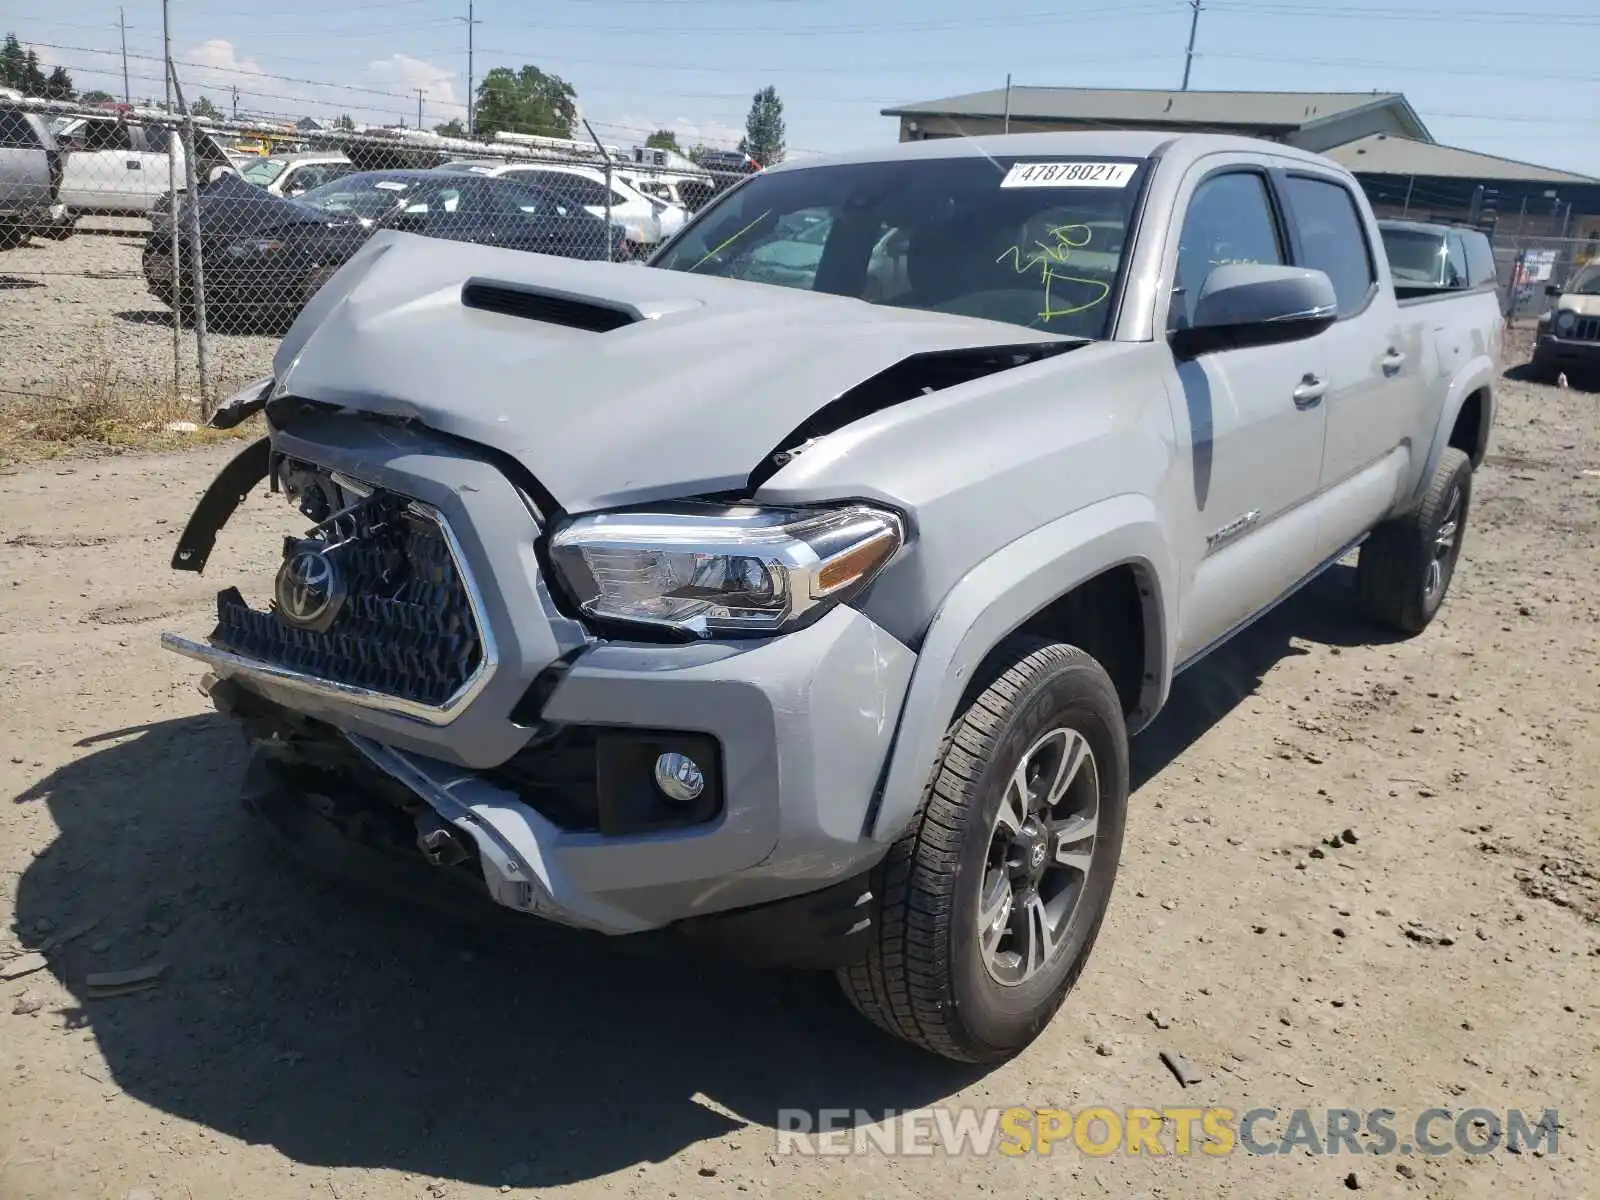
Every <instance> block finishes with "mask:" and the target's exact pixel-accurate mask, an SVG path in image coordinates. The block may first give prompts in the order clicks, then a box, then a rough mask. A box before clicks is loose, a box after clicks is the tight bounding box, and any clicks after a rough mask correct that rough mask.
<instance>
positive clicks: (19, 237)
mask: <svg viewBox="0 0 1600 1200" xmlns="http://www.w3.org/2000/svg"><path fill="white" fill-rule="evenodd" d="M28 237H29V231H28V229H27V228H26V227H25V226H22V225H0V250H15V249H16V248H17V247H18V246H22V245H26V244H27V241H28Z"/></svg>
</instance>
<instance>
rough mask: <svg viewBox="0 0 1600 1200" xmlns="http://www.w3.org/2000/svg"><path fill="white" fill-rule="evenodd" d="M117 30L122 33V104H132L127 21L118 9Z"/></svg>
mask: <svg viewBox="0 0 1600 1200" xmlns="http://www.w3.org/2000/svg"><path fill="white" fill-rule="evenodd" d="M117 28H118V29H120V30H121V31H122V102H123V103H124V104H132V103H133V96H132V94H131V93H130V92H129V90H128V19H127V17H125V16H123V15H122V9H120V8H118V9H117Z"/></svg>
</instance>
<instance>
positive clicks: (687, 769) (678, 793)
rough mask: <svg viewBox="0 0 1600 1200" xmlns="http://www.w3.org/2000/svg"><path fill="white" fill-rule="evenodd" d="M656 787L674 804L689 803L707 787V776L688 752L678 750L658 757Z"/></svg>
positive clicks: (697, 797)
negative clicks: (678, 751) (681, 752)
mask: <svg viewBox="0 0 1600 1200" xmlns="http://www.w3.org/2000/svg"><path fill="white" fill-rule="evenodd" d="M655 776H656V787H658V788H660V789H661V794H662V795H663V796H665V797H666V798H667V799H668V800H671V801H672V802H673V803H674V804H688V803H689V802H690V801H692V800H697V799H699V797H700V793H701V792H703V791H705V789H706V777H705V774H704V772H702V771H701V770H700V764H699V763H697V762H695V761H694V759H692V758H690V757H689V756H688V755H687V754H679V753H677V752H676V751H672V752H669V753H667V754H663V755H661V756H659V757H658V758H657V759H656V769H655Z"/></svg>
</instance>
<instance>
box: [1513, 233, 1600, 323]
mask: <svg viewBox="0 0 1600 1200" xmlns="http://www.w3.org/2000/svg"><path fill="white" fill-rule="evenodd" d="M1494 257H1495V265H1496V267H1497V268H1498V270H1499V277H1500V286H1501V288H1502V289H1503V293H1502V294H1503V295H1504V296H1505V303H1506V316H1507V319H1509V320H1511V321H1513V322H1521V321H1534V320H1536V319H1537V318H1538V317H1539V315H1540V314H1541V313H1544V312H1547V311H1548V310H1549V309H1550V308H1551V302H1552V300H1553V296H1552V295H1551V293H1550V290H1549V289H1551V288H1564V287H1565V286H1567V284H1568V283H1569V282H1570V281H1571V280H1572V278H1573V277H1574V276H1575V275H1577V273H1578V270H1579V268H1581V267H1583V266H1585V265H1586V264H1588V263H1591V262H1600V242H1597V239H1594V238H1552V237H1520V238H1519V237H1504V238H1501V239H1498V240H1497V241H1496V242H1495V243H1494Z"/></svg>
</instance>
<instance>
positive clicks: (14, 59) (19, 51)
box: [0, 33, 71, 96]
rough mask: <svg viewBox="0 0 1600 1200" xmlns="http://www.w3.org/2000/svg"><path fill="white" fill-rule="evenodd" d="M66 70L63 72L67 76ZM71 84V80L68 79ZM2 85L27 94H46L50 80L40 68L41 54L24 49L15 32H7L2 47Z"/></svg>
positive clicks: (0, 84)
mask: <svg viewBox="0 0 1600 1200" xmlns="http://www.w3.org/2000/svg"><path fill="white" fill-rule="evenodd" d="M65 75H66V72H65V71H63V72H62V76H63V77H65ZM67 83H68V86H69V87H70V86H71V80H70V79H69V80H68V81H67ZM0 87H8V88H15V89H16V90H17V91H19V92H21V93H22V94H23V95H25V96H44V95H45V94H46V89H47V88H48V87H49V80H48V79H47V78H46V77H45V73H44V72H43V71H42V70H40V69H39V56H38V55H37V54H36V53H34V52H33V51H32V50H24V49H23V48H22V43H21V42H19V41H17V35H16V34H14V33H8V34H6V40H5V46H4V47H3V48H0Z"/></svg>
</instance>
